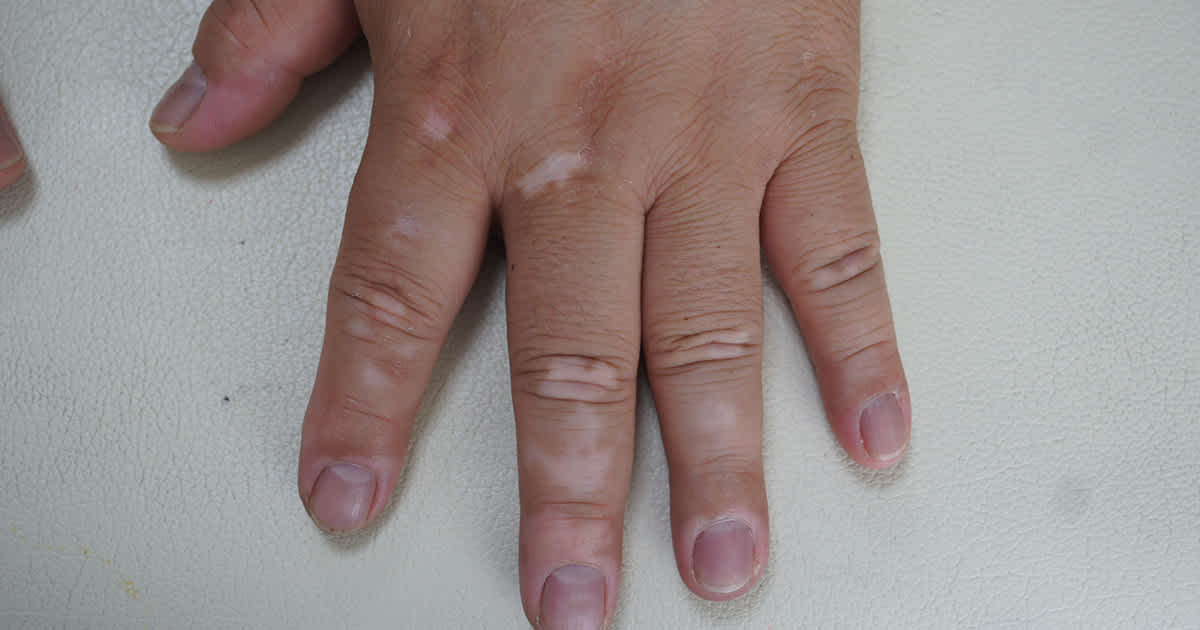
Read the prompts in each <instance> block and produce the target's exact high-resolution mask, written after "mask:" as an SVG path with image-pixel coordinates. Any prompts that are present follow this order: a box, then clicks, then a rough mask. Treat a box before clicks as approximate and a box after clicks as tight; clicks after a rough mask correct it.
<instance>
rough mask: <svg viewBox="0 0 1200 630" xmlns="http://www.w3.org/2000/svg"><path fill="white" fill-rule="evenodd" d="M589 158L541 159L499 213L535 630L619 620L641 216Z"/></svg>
mask: <svg viewBox="0 0 1200 630" xmlns="http://www.w3.org/2000/svg"><path fill="white" fill-rule="evenodd" d="M588 162H589V160H588V158H587V157H586V154H581V153H576V152H570V151H568V152H563V153H554V154H551V155H548V156H544V158H543V159H542V161H541V162H540V164H537V165H536V166H531V167H530V169H529V171H527V174H526V175H524V176H523V177H522V178H521V179H520V180H519V184H518V188H517V190H516V191H515V192H514V193H513V194H514V195H515V196H516V197H517V198H518V199H517V200H516V201H514V202H511V203H507V204H506V205H505V207H504V208H503V209H502V225H503V229H504V234H505V241H506V247H507V256H508V262H509V274H508V277H509V280H508V330H509V332H508V337H509V348H510V356H511V369H512V387H513V406H514V409H515V411H516V418H517V443H518V461H519V471H520V482H521V545H520V547H521V554H520V562H521V593H522V600H523V601H524V604H525V611H526V614H527V615H528V616H529V620H530V621H531V622H532V623H533V624H534V625H535V627H537V628H539V629H541V630H557V629H568V628H569V629H572V630H576V629H578V630H584V629H585V628H586V629H588V630H592V629H598V628H601V627H603V623H604V622H605V620H607V619H608V618H609V617H610V616H611V615H612V612H613V609H614V605H615V602H616V593H617V584H618V580H619V575H618V571H619V568H620V561H621V525H622V519H623V514H624V507H625V499H626V495H627V493H628V489H629V476H630V471H631V468H632V460H633V414H634V400H635V382H636V377H637V362H638V341H639V340H638V335H637V331H638V319H639V316H638V273H639V271H638V270H639V268H640V265H641V253H642V216H643V215H642V210H641V207H638V206H637V202H636V201H635V200H633V199H631V198H625V196H622V195H620V194H619V193H618V194H615V195H614V196H605V195H606V194H609V193H610V192H611V191H616V190H618V188H619V187H617V186H612V185H605V184H603V183H600V182H598V181H597V179H596V178H595V177H594V176H590V175H588V174H587V172H588V171H589V169H591V168H596V167H595V166H591V165H589V164H588ZM605 175H606V176H609V175H612V173H607V172H606V174H605ZM560 178H567V179H566V180H565V181H558V182H556V181H555V180H556V179H560ZM617 181H619V180H617ZM507 197H508V195H507V194H506V198H507Z"/></svg>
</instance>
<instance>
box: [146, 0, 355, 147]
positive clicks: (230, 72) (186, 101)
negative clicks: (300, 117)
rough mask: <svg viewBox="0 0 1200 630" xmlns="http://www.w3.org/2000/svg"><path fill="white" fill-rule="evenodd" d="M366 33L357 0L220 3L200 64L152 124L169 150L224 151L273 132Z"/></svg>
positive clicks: (205, 32)
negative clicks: (303, 86) (307, 88)
mask: <svg viewBox="0 0 1200 630" xmlns="http://www.w3.org/2000/svg"><path fill="white" fill-rule="evenodd" d="M357 34H358V20H357V17H356V16H355V13H354V4H353V2H351V1H350V0H214V2H213V4H212V6H210V7H209V8H208V12H207V13H205V14H204V18H203V19H202V20H201V21H200V30H199V32H198V33H197V35H196V42H195V44H194V45H193V46H192V56H193V57H194V58H195V61H194V62H193V63H192V65H191V66H189V67H188V69H187V70H186V71H184V73H183V75H182V76H181V77H180V78H179V80H178V81H177V82H176V83H175V85H173V86H171V88H170V89H169V90H167V93H166V94H165V95H164V96H163V99H162V101H161V102H159V104H158V106H157V107H156V108H155V109H154V113H153V114H152V115H151V117H150V129H151V130H152V131H153V132H154V135H155V136H157V137H158V139H159V140H160V141H162V142H163V144H166V145H167V146H169V147H171V148H173V149H178V150H181V151H209V150H212V149H217V148H220V147H223V146H226V145H228V144H231V143H233V142H236V141H238V140H241V139H242V138H245V137H246V136H249V135H250V134H252V133H254V132H256V131H259V130H260V129H262V128H263V127H266V126H267V124H268V123H270V122H271V121H272V120H274V119H275V118H276V117H277V116H278V115H279V113H280V112H282V111H283V109H284V107H286V106H287V104H288V103H290V102H291V101H292V99H293V98H295V96H296V92H297V91H299V89H300V82H301V81H302V80H303V79H304V77H306V76H308V75H310V74H313V73H314V72H316V71H318V70H320V69H322V68H324V67H325V66H327V65H329V64H330V63H331V62H332V61H333V60H334V59H336V58H337V56H338V55H340V54H341V53H342V51H344V50H345V49H346V48H347V47H348V46H349V45H350V43H351V42H352V41H354V38H355V37H356V36H357Z"/></svg>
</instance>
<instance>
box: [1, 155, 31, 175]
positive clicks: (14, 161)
mask: <svg viewBox="0 0 1200 630" xmlns="http://www.w3.org/2000/svg"><path fill="white" fill-rule="evenodd" d="M24 161H25V153H23V152H21V151H17V154H16V155H14V156H12V157H10V158H8V159H5V160H0V171H4V170H8V169H10V168H12V167H14V166H16V165H18V164H20V163H21V162H24Z"/></svg>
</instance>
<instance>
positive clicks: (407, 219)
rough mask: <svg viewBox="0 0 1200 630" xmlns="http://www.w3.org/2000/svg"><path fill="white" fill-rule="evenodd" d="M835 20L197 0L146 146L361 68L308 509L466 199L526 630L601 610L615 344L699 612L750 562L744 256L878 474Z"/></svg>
mask: <svg viewBox="0 0 1200 630" xmlns="http://www.w3.org/2000/svg"><path fill="white" fill-rule="evenodd" d="M858 21H859V15H858V3H857V1H855V0H799V1H796V0H787V1H785V0H766V1H764V2H755V3H740V2H712V3H673V2H662V1H655V0H602V1H599V2H575V3H556V2H550V1H548V0H505V1H500V0H446V1H445V2H434V3H431V2H417V1H416V0H359V1H358V2H357V3H356V4H351V3H350V2H347V1H345V0H256V1H252V0H218V1H217V2H216V3H215V4H214V5H213V6H212V7H211V8H210V9H209V11H208V13H207V14H206V15H205V17H204V19H203V21H202V22H201V25H200V30H199V34H198V36H197V39H196V43H195V46H194V48H193V53H194V56H195V59H196V64H194V65H193V66H192V67H191V68H190V69H188V70H187V71H186V72H185V73H184V75H183V77H182V78H181V79H180V80H179V82H178V83H177V84H176V85H175V86H174V87H172V88H171V90H170V91H169V92H168V94H167V97H166V98H165V100H164V102H163V103H162V104H160V106H159V107H158V108H157V109H156V111H155V113H154V116H153V120H152V123H151V126H152V128H153V130H154V132H155V133H156V134H157V136H158V138H159V139H160V140H162V141H163V142H164V143H166V144H167V145H169V146H171V147H174V148H177V149H181V150H186V151H203V150H209V149H214V148H217V147H221V146H223V145H226V144H229V143H231V142H233V141H236V140H238V139H240V138H243V137H245V136H247V135H248V134H251V133H253V132H255V131H257V130H259V129H261V128H262V127H263V126H265V125H266V124H267V123H268V122H269V121H270V120H271V119H273V118H274V117H275V116H276V115H278V113H279V112H280V111H281V110H282V109H283V108H284V107H285V106H286V104H287V103H288V102H289V101H290V100H291V99H292V98H293V96H294V95H295V94H296V91H297V89H298V87H299V85H300V82H301V80H302V79H303V77H305V76H306V75H309V74H312V73H313V72H316V71H317V70H319V69H321V68H322V67H324V66H326V65H327V64H329V63H330V62H331V61H332V60H333V59H334V58H335V57H336V56H337V55H339V54H340V53H341V51H342V50H344V49H345V48H346V47H347V46H348V45H349V44H350V43H351V41H352V40H353V39H355V38H356V37H357V35H358V33H359V25H360V24H361V25H362V30H363V33H364V34H365V35H366V38H367V41H368V44H369V46H370V49H371V55H372V59H373V60H374V64H375V84H376V90H375V105H374V109H373V112H372V116H371V128H370V135H369V138H368V141H367V146H366V149H365V151H364V153H363V158H362V164H361V166H360V169H359V172H358V176H357V178H356V180H355V183H354V187H353V190H352V193H351V195H350V201H349V208H348V210H347V215H346V223H345V230H344V233H343V236H342V245H341V250H340V252H339V256H338V262H337V264H336V267H335V269H334V272H333V276H332V279H331V283H330V292H329V304H328V318H327V324H326V333H325V342H324V347H323V351H322V355H321V360H320V365H319V367H318V373H317V379H316V384H315V386H314V389H313V394H312V398H311V401H310V404H309V408H308V412H307V414H306V417H305V420H304V432H303V445H302V447H301V453H300V471H299V485H300V494H301V496H302V498H303V499H304V501H305V504H306V505H307V507H308V509H309V511H310V513H311V514H312V516H313V518H314V519H315V520H316V521H317V522H318V523H319V524H320V525H321V526H323V527H325V528H327V529H331V530H353V529H357V528H360V527H362V526H363V525H364V524H365V523H367V522H369V521H371V520H372V519H374V518H375V517H376V516H377V515H378V514H379V513H380V511H381V510H382V509H383V507H384V505H385V503H386V502H387V499H388V497H389V495H390V494H391V493H392V490H393V488H394V486H395V484H396V480H397V477H398V475H399V473H400V469H401V466H402V465H403V461H404V453H405V449H406V447H407V444H408V440H409V432H410V427H411V424H412V420H413V416H414V414H415V413H416V410H417V407H418V404H419V401H420V399H421V396H422V391H423V389H424V387H425V385H426V382H427V380H428V379H429V377H430V373H431V371H432V369H433V366H434V362H435V358H436V356H437V353H438V350H439V347H440V345H441V344H442V341H443V339H444V338H445V336H446V334H447V332H448V330H449V329H450V325H451V321H452V319H453V318H454V316H455V313H456V311H457V310H458V308H459V307H460V305H461V303H462V301H463V299H464V297H465V296H466V294H467V291H468V289H469V287H470V286H471V284H472V281H473V279H474V277H475V275H476V272H477V270H478V267H479V264H480V259H481V255H482V252H483V249H484V246H485V241H486V238H487V233H488V227H489V222H490V220H491V218H492V215H493V212H494V213H495V214H496V215H497V216H498V218H499V220H500V225H501V227H502V230H503V235H504V239H505V244H506V251H507V257H508V284H507V287H508V318H509V349H510V357H511V369H512V391H513V402H514V407H515V412H516V418H517V436H518V444H519V447H518V461H519V472H520V483H521V510H522V519H521V545H520V549H521V551H520V556H521V557H520V565H521V594H522V598H523V602H524V605H525V610H526V613H527V615H528V617H529V619H530V621H531V622H533V623H534V624H535V625H538V627H540V628H548V629H553V628H566V627H570V628H585V627H586V628H595V627H600V626H601V624H602V623H603V622H604V621H605V620H607V619H609V618H610V617H611V615H612V613H613V606H614V603H615V601H616V597H615V595H616V593H617V583H618V582H617V581H618V569H619V566H620V555H621V524H622V512H623V509H624V505H625V499H626V492H627V488H628V485H629V476H630V469H631V459H632V456H633V434H634V430H633V428H634V424H633V420H634V419H633V415H634V397H635V381H636V374H637V368H638V361H639V353H640V352H641V353H644V357H645V360H646V365H647V370H648V374H649V378H650V381H651V385H652V387H653V390H654V395H655V400H656V402H657V405H658V410H659V416H660V419H661V426H662V433H663V441H664V444H665V447H666V450H667V456H668V460H669V463H670V483H671V518H672V529H673V536H674V541H675V549H676V555H677V561H678V565H679V570H680V574H681V576H682V577H683V580H684V582H686V583H687V585H688V586H689V587H690V588H691V589H692V590H693V591H695V592H696V593H697V594H698V595H700V596H701V597H705V598H707V599H730V598H733V597H737V596H739V595H741V594H743V593H745V592H746V591H748V590H749V589H750V588H752V586H753V585H754V584H755V583H756V582H757V580H758V579H759V577H760V576H761V574H762V572H763V569H764V567H765V565H766V560H767V551H768V550H767V544H768V543H767V541H768V530H767V504H766V496H765V492H764V489H763V470H762V457H761V439H762V431H761V422H762V386H761V361H762V358H761V357H762V352H761V351H762V330H763V321H762V319H763V316H762V295H761V278H760V266H759V261H760V249H759V248H760V243H761V246H762V247H764V248H765V251H766V255H767V259H768V261H769V263H770V265H771V267H772V269H773V270H774V272H775V274H776V275H777V277H778V278H779V280H780V282H781V284H782V286H783V288H784V289H785V291H786V292H787V294H788V296H789V298H790V300H791V303H792V306H793V308H794V311H795V315H796V319H797V321H798V323H799V325H800V327H801V329H802V331H803V333H804V336H805V339H806V341H807V345H808V351H809V354H810V357H811V359H812V361H813V364H814V366H815V368H816V372H817V375H818V378H819V381H820V385H821V391H822V395H823V397H824V400H825V404H826V411H827V415H828V417H829V419H830V422H831V425H832V427H833V432H834V434H835V435H836V436H837V438H838V440H839V441H840V442H841V444H842V446H843V447H844V448H845V449H846V451H847V452H848V453H849V454H850V456H851V457H852V458H854V459H855V460H856V461H858V462H859V463H861V464H863V465H865V466H869V467H884V466H888V465H891V464H893V463H894V462H896V461H897V460H898V459H899V458H900V457H901V456H902V454H903V451H904V449H905V446H906V444H907V440H908V434H909V423H910V420H909V417H910V411H909V400H908V390H907V386H906V383H905V379H904V374H903V370H902V368H901V365H900V358H899V354H898V351H897V347H896V341H895V337H894V332H893V327H892V317H891V313H890V307H889V305H888V298H887V293H886V289H885V286H884V276H883V269H882V267H881V265H880V255H879V243H878V238H877V231H876V226H875V220H874V216H873V214H872V209H871V203H870V198H869V193H868V189H867V181H866V175H865V170H864V168H863V162H862V157H861V154H860V152H859V149H858V143H857V137H856V131H855V118H856V113H857V112H856V110H857V92H858V87H857V85H858ZM539 624H540V625H539Z"/></svg>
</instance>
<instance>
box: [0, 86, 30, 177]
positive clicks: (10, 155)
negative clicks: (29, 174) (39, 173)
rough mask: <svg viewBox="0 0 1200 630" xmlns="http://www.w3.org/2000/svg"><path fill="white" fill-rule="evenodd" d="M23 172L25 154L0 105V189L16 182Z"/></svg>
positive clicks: (15, 131) (10, 122) (6, 114)
mask: <svg viewBox="0 0 1200 630" xmlns="http://www.w3.org/2000/svg"><path fill="white" fill-rule="evenodd" d="M23 172H25V152H24V151H23V150H21V143H20V142H19V141H18V140H17V130H16V129H15V128H13V126H12V121H10V120H9V119H8V113H7V112H5V111H4V105H3V104H0V188H5V187H7V186H8V185H9V184H11V183H13V182H15V181H17V178H18V177H20V176H21V173H23Z"/></svg>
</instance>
